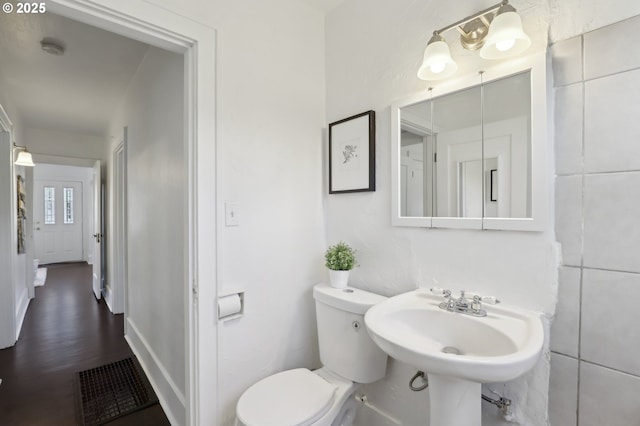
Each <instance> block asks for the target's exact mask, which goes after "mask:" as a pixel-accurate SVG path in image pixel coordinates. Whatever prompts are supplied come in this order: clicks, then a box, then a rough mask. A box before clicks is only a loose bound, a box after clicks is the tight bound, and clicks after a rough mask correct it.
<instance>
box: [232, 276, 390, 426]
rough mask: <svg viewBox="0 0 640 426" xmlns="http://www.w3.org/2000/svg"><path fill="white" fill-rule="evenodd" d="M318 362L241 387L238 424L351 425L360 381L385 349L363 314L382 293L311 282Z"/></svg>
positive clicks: (383, 361)
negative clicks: (375, 339) (317, 366)
mask: <svg viewBox="0 0 640 426" xmlns="http://www.w3.org/2000/svg"><path fill="white" fill-rule="evenodd" d="M313 298H314V299H315V301H316V318H317V322H318V345H319V347H320V361H321V362H322V368H320V369H318V370H314V371H311V370H308V369H306V368H296V369H293V370H287V371H283V372H280V373H276V374H274V375H272V376H269V377H266V378H264V379H262V380H260V381H259V382H257V383H255V384H254V385H252V386H251V387H249V389H247V390H246V391H245V392H244V393H243V394H242V396H241V397H240V399H239V400H238V405H237V406H236V425H238V426H311V425H313V426H351V425H352V424H353V420H354V418H355V414H356V409H357V406H358V404H357V401H356V400H355V398H354V396H355V392H356V390H357V389H358V388H359V387H360V385H361V384H363V383H372V382H375V381H377V380H380V379H381V378H382V377H384V375H385V373H386V368H387V355H386V354H385V353H384V352H382V350H380V349H379V348H378V347H377V346H376V344H375V343H373V340H371V338H370V337H369V334H368V333H367V330H366V328H365V325H364V314H365V312H366V311H367V309H369V308H370V307H371V306H373V305H375V304H376V303H379V302H381V301H383V300H385V299H386V298H385V297H383V296H380V295H378V294H374V293H370V292H368V291H364V290H359V289H357V288H351V287H347V288H340V289H339V288H333V287H330V286H328V285H326V284H318V285H316V286H315V287H314V288H313Z"/></svg>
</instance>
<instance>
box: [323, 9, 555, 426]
mask: <svg viewBox="0 0 640 426" xmlns="http://www.w3.org/2000/svg"><path fill="white" fill-rule="evenodd" d="M518 3H519V2H514V6H515V7H516V8H518V7H519V4H518ZM529 6H530V7H529V8H527V9H526V13H525V14H524V15H525V26H527V25H529V26H528V28H531V27H535V28H538V27H542V28H543V31H542V33H541V34H536V35H534V36H533V37H532V38H533V44H534V48H533V50H535V49H536V48H541V47H542V48H544V46H545V45H546V31H544V28H545V25H544V23H545V21H548V19H545V17H547V16H548V15H547V8H546V7H545V5H544V4H542V3H541V4H539V5H535V4H534V5H529ZM473 12H476V8H474V7H472V6H470V5H469V4H464V3H459V2H453V3H452V2H448V3H447V2H436V1H431V2H417V3H416V2H412V1H408V0H407V1H400V2H385V1H370V0H351V1H347V2H345V3H344V4H343V5H342V6H341V7H339V8H338V9H336V10H334V11H333V12H331V13H330V14H329V15H328V16H327V20H326V32H327V39H326V40H327V46H326V58H327V59H326V61H327V77H326V78H327V121H328V122H332V121H335V120H339V119H341V118H344V117H348V116H350V115H353V114H357V113H359V112H362V111H366V110H368V109H374V110H376V112H377V114H376V117H377V123H376V124H377V129H376V130H377V131H376V180H377V182H376V192H373V193H360V194H351V195H349V194H347V195H345V194H342V195H331V196H327V197H326V209H327V233H328V239H329V242H335V241H338V240H345V241H346V242H348V243H350V244H351V245H352V246H354V247H355V248H356V249H357V250H358V255H359V257H358V261H359V264H360V267H358V268H356V269H355V270H354V271H353V273H352V277H353V278H352V283H353V285H355V286H357V287H361V288H364V289H368V290H372V291H374V292H378V293H381V294H384V295H395V294H399V293H402V292H405V291H409V290H411V289H414V288H416V287H417V286H425V287H429V286H431V285H433V282H434V280H437V282H438V283H439V285H440V286H442V287H450V288H454V289H459V288H460V289H473V290H475V291H478V292H479V293H481V294H489V295H495V296H497V297H498V298H499V299H501V300H502V301H503V302H504V303H508V304H515V305H520V306H523V307H526V308H529V309H534V310H536V311H541V312H544V314H545V315H546V316H547V317H550V316H551V315H552V313H553V311H554V308H555V294H556V281H557V278H556V275H557V270H556V265H557V250H556V244H555V241H554V240H555V238H554V232H553V226H552V225H549V226H548V227H547V228H546V229H545V230H544V232H507V231H465V230H447V229H430V230H427V229H416V228H413V229H412V228H402V227H392V226H391V217H390V214H391V209H390V202H391V194H390V186H391V177H390V169H391V163H390V162H391V160H390V159H391V153H390V145H391V142H390V131H391V130H390V117H391V113H390V108H389V105H390V104H391V103H392V102H394V101H397V100H399V99H401V98H403V97H406V96H408V95H413V94H417V93H418V92H420V91H424V90H426V89H427V87H428V86H429V84H428V83H426V82H422V81H420V80H419V79H417V77H416V71H417V69H418V67H419V64H420V61H421V59H422V53H423V50H424V47H425V45H426V42H427V40H428V39H429V36H430V35H431V32H432V31H433V30H435V29H437V28H440V27H442V26H444V25H446V24H448V23H450V22H453V21H455V20H456V19H460V18H462V17H464V16H467V15H469V14H471V13H473ZM534 16H535V19H533V18H532V17H534ZM527 17H529V19H527ZM447 35H448V37H449V38H451V40H450V44H452V45H456V44H457V45H459V43H455V40H454V39H455V38H456V32H455V31H453V32H451V34H449V33H447ZM447 35H445V37H447ZM453 50H454V51H455V50H456V49H455V48H454V49H453ZM469 57H472V58H473V60H476V57H475V55H469V54H466V55H465V56H464V57H462V58H460V57H456V59H459V60H460V62H461V63H460V69H461V70H462V72H461V73H460V75H462V74H463V72H464V70H465V69H466V68H468V67H472V64H471V63H467V58H469ZM486 65H487V64H484V65H483V66H486ZM550 180H551V179H549V181H550ZM547 189H548V190H549V198H551V197H552V188H551V187H550V185H549V187H548V188H547ZM547 353H548V350H547ZM414 373H415V370H414V369H412V368H410V367H408V366H406V365H403V364H402V363H399V362H396V361H393V360H391V361H390V371H389V373H388V375H387V377H386V378H385V379H384V380H383V381H382V382H380V383H378V384H374V385H372V386H367V387H366V388H365V392H367V393H369V396H370V401H372V403H374V404H375V405H377V406H378V407H380V408H381V409H383V410H384V411H386V412H387V413H389V414H390V415H391V416H393V417H395V418H397V419H399V420H400V421H401V422H402V423H403V424H425V418H426V417H427V415H428V408H427V405H428V404H426V402H427V399H428V392H422V393H419V394H414V393H412V392H411V391H410V390H409V389H408V387H407V383H408V380H409V379H410V378H411V376H412V375H413V374H414ZM548 375H549V364H548V355H544V356H543V357H541V360H540V361H539V363H538V366H537V367H536V368H535V370H534V372H533V373H532V374H529V375H527V376H525V377H524V378H521V379H518V380H516V381H514V382H512V383H510V384H509V385H507V386H506V387H503V386H502V385H496V386H493V387H492V388H494V389H495V390H497V391H499V392H500V393H501V394H503V395H505V396H507V397H509V398H511V399H512V400H513V402H514V405H513V409H514V413H515V414H516V419H518V420H519V421H521V422H523V424H529V425H542V424H545V423H546V411H547V410H546V409H547V397H546V394H547V387H548ZM485 392H487V391H486V389H485ZM417 401H420V402H417ZM483 411H484V412H485V419H484V421H483V424H486V425H494V424H499V423H500V420H499V419H498V418H497V417H498V416H496V415H495V412H496V409H495V408H494V407H492V406H483ZM359 424H361V425H372V426H373V425H382V424H385V423H384V419H383V418H382V417H381V416H376V415H375V413H374V412H373V411H371V410H362V411H361V413H360V419H359Z"/></svg>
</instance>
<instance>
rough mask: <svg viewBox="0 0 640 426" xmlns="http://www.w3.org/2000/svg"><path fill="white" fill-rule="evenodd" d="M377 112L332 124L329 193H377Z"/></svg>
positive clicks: (368, 112) (330, 131)
mask: <svg viewBox="0 0 640 426" xmlns="http://www.w3.org/2000/svg"><path fill="white" fill-rule="evenodd" d="M375 157H376V113H375V111H367V112H363V113H362V114H358V115H354V116H353V117H349V118H345V119H344V120H340V121H336V122H334V123H331V124H329V194H341V193H346V192H363V191H375V190H376V158H375Z"/></svg>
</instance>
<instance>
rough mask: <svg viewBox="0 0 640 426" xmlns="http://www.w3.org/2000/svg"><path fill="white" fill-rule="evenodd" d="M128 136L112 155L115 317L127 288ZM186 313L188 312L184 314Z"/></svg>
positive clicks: (113, 291)
mask: <svg viewBox="0 0 640 426" xmlns="http://www.w3.org/2000/svg"><path fill="white" fill-rule="evenodd" d="M127 132H128V130H127V128H126V127H125V128H124V129H123V137H122V141H121V142H120V143H119V144H118V145H116V146H115V147H114V148H113V150H112V151H111V158H112V161H111V189H110V193H111V208H110V210H111V214H110V218H111V220H110V222H109V226H111V228H112V230H111V233H110V236H111V239H112V240H113V244H112V248H111V250H110V253H111V255H112V256H111V257H112V259H111V268H110V272H111V274H110V275H111V276H110V278H109V279H110V288H111V289H112V292H111V293H112V299H111V300H112V308H113V309H111V312H113V313H114V314H120V313H123V312H124V311H125V294H126V288H127V243H126V242H127V210H126V209H127V158H126V156H127ZM120 156H121V158H120ZM120 163H122V164H121V165H122V175H120V171H119V165H120ZM121 186H122V189H121V188H120V187H121ZM121 210H122V211H121ZM120 227H122V228H120ZM119 271H120V272H121V273H120V274H119V273H118V272H119ZM107 275H109V274H107ZM185 312H188V311H186V310H185Z"/></svg>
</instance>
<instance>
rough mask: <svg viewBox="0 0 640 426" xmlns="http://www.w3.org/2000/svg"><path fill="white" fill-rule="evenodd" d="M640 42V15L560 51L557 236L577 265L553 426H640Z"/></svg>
mask: <svg viewBox="0 0 640 426" xmlns="http://www.w3.org/2000/svg"><path fill="white" fill-rule="evenodd" d="M639 33H640V16H638V17H635V18H632V19H630V20H627V21H623V22H621V23H618V24H614V25H613V26H610V27H606V28H602V29H600V30H596V31H594V32H591V33H587V34H584V35H583V36H580V37H577V38H575V39H571V40H567V41H565V42H562V43H558V44H557V45H554V46H552V49H551V53H552V57H553V62H552V63H553V71H554V84H555V87H556V90H555V101H556V103H555V109H556V110H555V117H554V118H555V144H556V148H555V149H556V172H557V174H558V175H560V176H559V177H557V179H556V200H555V201H556V207H555V208H556V236H557V239H558V241H559V242H560V243H561V244H562V253H563V264H564V265H568V266H577V267H574V268H572V267H567V266H565V267H563V268H562V269H561V270H560V287H559V294H558V297H559V300H558V305H557V313H556V318H555V323H553V324H552V329H551V349H552V350H553V351H554V353H552V355H551V377H550V389H549V417H550V421H551V425H553V426H605V425H606V426H640V322H639V321H638V319H637V317H638V315H637V312H638V309H637V306H638V305H640V226H639V225H638V222H639V218H640V101H638V99H640V49H636V48H632V47H630V45H629V43H625V42H624V41H623V40H625V39H628V38H629V36H630V35H631V34H639ZM581 55H583V56H581ZM583 67H584V68H583ZM581 114H583V116H581ZM581 119H583V120H584V125H583V122H582V121H581ZM583 129H584V131H583ZM581 143H582V144H581ZM579 147H583V149H584V150H583V151H580V150H579V149H578V148H579ZM582 153H583V154H584V158H582V157H581V154H582ZM580 166H582V167H580ZM582 183H584V185H583V186H584V188H582V185H581V184H582ZM583 191H584V193H583ZM580 275H582V276H581V277H580ZM578 300H581V302H580V303H579V304H578V302H577V301H578ZM576 327H578V328H579V329H576ZM578 345H579V347H578ZM563 354H566V355H570V356H565V355H563ZM578 378H579V380H578ZM576 398H577V401H578V403H577V411H578V413H577V416H576Z"/></svg>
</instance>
